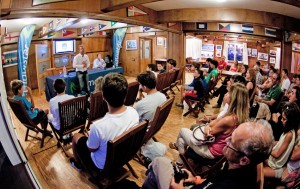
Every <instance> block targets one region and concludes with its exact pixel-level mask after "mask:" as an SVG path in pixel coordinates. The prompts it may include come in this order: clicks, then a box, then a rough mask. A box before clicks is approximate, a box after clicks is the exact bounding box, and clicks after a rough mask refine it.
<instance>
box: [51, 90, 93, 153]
mask: <svg viewBox="0 0 300 189" xmlns="http://www.w3.org/2000/svg"><path fill="white" fill-rule="evenodd" d="M58 110H59V118H60V130H57V129H55V128H54V127H53V125H52V124H51V123H50V125H51V128H52V130H53V132H54V135H55V137H56V139H57V146H60V147H61V148H62V150H63V151H64V153H65V154H66V156H67V157H69V156H68V154H67V152H66V149H65V148H64V144H63V143H64V140H63V136H65V135H67V134H71V133H72V132H73V131H76V130H79V129H80V132H84V128H85V124H86V119H87V97H86V96H81V97H76V98H72V99H70V100H67V101H64V102H59V103H58Z"/></svg>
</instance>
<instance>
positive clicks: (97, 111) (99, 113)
mask: <svg viewBox="0 0 300 189" xmlns="http://www.w3.org/2000/svg"><path fill="white" fill-rule="evenodd" d="M107 112H108V107H107V104H106V102H105V101H104V99H103V94H102V92H96V93H91V96H90V113H89V120H88V123H87V126H86V129H87V130H89V129H90V126H91V124H92V122H93V121H95V120H96V119H100V118H102V117H104V116H105V114H106V113H107Z"/></svg>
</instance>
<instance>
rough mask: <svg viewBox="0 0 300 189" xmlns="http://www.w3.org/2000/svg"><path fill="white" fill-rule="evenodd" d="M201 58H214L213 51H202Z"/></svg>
mask: <svg viewBox="0 0 300 189" xmlns="http://www.w3.org/2000/svg"><path fill="white" fill-rule="evenodd" d="M201 58H214V52H213V51H201Z"/></svg>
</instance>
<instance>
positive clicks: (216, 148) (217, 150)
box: [208, 115, 238, 157]
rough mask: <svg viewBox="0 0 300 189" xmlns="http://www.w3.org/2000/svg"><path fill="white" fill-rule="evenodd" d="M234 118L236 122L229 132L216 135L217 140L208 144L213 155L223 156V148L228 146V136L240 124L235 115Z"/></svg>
mask: <svg viewBox="0 0 300 189" xmlns="http://www.w3.org/2000/svg"><path fill="white" fill-rule="evenodd" d="M233 119H234V122H235V125H234V128H233V129H232V130H231V131H230V132H229V133H228V134H224V133H223V134H220V135H218V136H216V139H215V142H214V143H212V144H210V145H209V146H208V149H209V151H210V153H211V154H212V155H213V156H215V157H216V156H222V155H223V148H224V147H225V146H226V141H225V140H226V138H228V137H230V136H231V134H232V133H233V131H234V130H235V129H236V128H237V126H238V122H237V120H236V116H235V115H234V116H233Z"/></svg>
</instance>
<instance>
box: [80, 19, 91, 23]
mask: <svg viewBox="0 0 300 189" xmlns="http://www.w3.org/2000/svg"><path fill="white" fill-rule="evenodd" d="M80 22H81V23H82V24H86V23H88V22H89V19H86V18H85V19H81V21H80Z"/></svg>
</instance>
